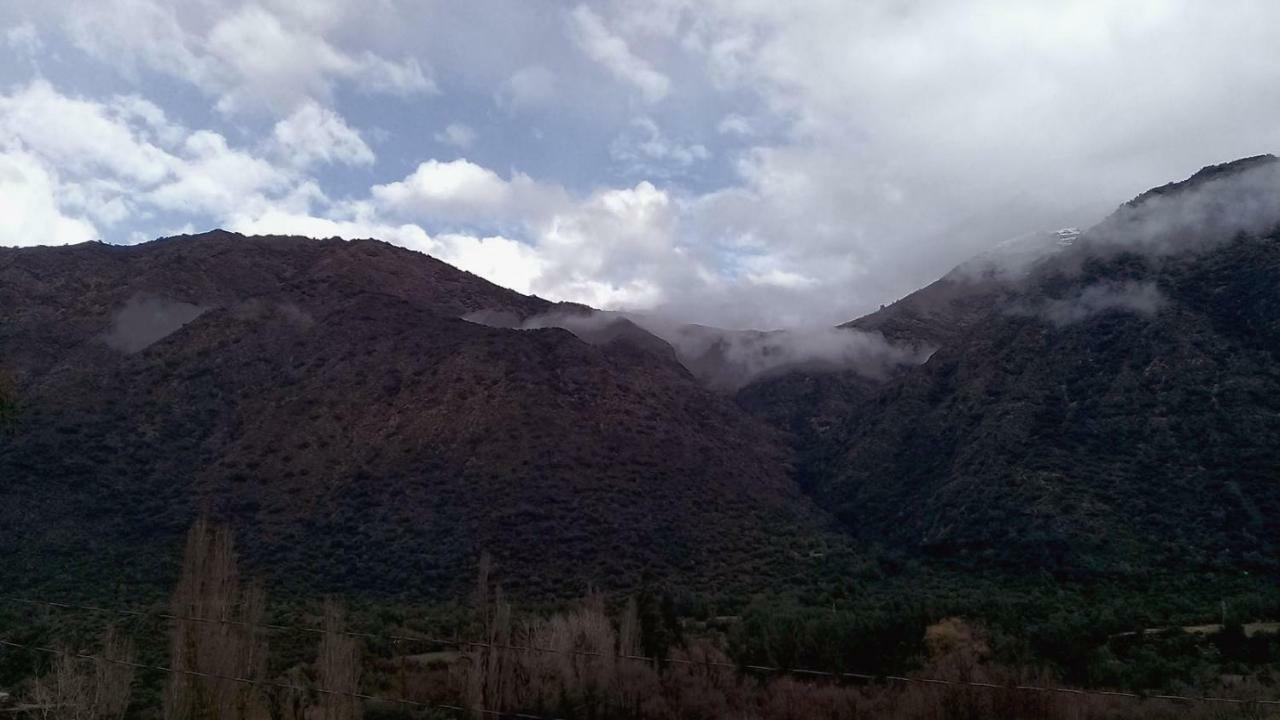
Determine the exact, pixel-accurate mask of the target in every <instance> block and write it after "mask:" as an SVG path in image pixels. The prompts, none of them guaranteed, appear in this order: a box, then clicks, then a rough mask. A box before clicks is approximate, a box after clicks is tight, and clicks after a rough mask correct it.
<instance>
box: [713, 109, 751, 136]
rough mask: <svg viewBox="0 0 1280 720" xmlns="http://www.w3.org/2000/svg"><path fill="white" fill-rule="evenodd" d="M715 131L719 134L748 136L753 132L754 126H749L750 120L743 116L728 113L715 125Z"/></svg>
mask: <svg viewBox="0 0 1280 720" xmlns="http://www.w3.org/2000/svg"><path fill="white" fill-rule="evenodd" d="M716 132H718V133H720V134H721V135H736V136H738V137H750V136H752V135H754V134H755V128H754V127H752V126H751V121H750V120H748V119H746V118H745V117H743V116H741V115H739V114H737V113H730V114H728V115H725V116H724V118H723V119H721V120H720V123H719V124H718V125H716Z"/></svg>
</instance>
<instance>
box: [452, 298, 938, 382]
mask: <svg viewBox="0 0 1280 720" xmlns="http://www.w3.org/2000/svg"><path fill="white" fill-rule="evenodd" d="M465 319H467V320H470V321H472V322H477V323H481V324H485V325H490V326H495V327H506V328H515V329H521V330H534V329H540V328H548V327H557V328H562V329H564V330H568V331H569V332H572V333H573V334H574V335H577V336H578V337H579V338H581V339H582V340H584V341H586V342H590V343H593V344H603V343H606V342H612V341H614V340H616V339H617V338H619V337H627V338H629V339H631V340H632V341H633V342H634V341H637V340H639V341H643V339H644V338H642V337H638V335H639V333H637V332H636V330H637V329H638V330H642V331H644V333H647V334H649V336H650V337H653V338H657V339H659V340H661V341H663V342H665V343H666V344H667V345H668V346H670V349H671V350H672V351H674V353H675V357H676V359H678V360H679V361H680V363H681V364H682V365H684V366H685V368H686V369H688V370H689V372H691V373H692V374H693V375H694V376H695V377H697V378H698V379H699V380H700V381H702V382H703V383H704V384H706V385H707V386H708V387H712V388H715V389H717V390H724V391H734V390H737V389H739V388H742V387H744V386H746V385H748V384H750V383H752V382H754V381H756V380H759V379H761V378H764V377H768V376H770V375H774V374H778V373H782V372H785V371H790V370H818V371H840V370H852V371H854V372H857V373H858V374H860V375H863V376H864V377H867V378H870V379H873V380H880V379H885V378H887V377H888V376H889V375H890V374H891V373H892V372H893V371H894V370H895V369H896V368H900V367H904V366H911V365H918V364H920V363H923V362H924V361H925V360H927V359H928V358H929V355H930V354H931V353H932V351H933V348H929V347H918V346H907V345H894V344H892V343H890V342H889V341H888V340H886V339H885V338H884V336H883V335H881V334H880V333H877V332H866V331H862V330H856V329H853V328H837V327H801V328H789V329H784V330H770V331H759V330H726V329H723V328H716V327H708V326H705V325H691V324H688V323H684V322H680V321H678V320H674V319H671V318H669V317H664V316H660V315H650V314H642V313H624V312H610V311H593V310H590V309H587V308H583V307H573V308H570V309H558V310H554V311H551V312H548V313H543V314H541V315H536V316H533V317H530V318H527V319H524V320H521V319H519V318H517V317H515V316H514V315H510V314H504V313H494V312H483V311H482V312H478V313H472V314H470V315H468V316H466V318H465Z"/></svg>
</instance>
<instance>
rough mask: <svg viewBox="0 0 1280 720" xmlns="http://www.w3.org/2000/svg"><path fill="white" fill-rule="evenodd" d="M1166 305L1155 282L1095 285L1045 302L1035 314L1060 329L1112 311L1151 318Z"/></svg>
mask: <svg viewBox="0 0 1280 720" xmlns="http://www.w3.org/2000/svg"><path fill="white" fill-rule="evenodd" d="M1167 302H1168V301H1167V300H1166V299H1165V297H1164V294H1163V293H1161V292H1160V289H1159V288H1158V287H1156V285H1155V284H1154V283H1149V282H1145V283H1139V282H1133V281H1129V282H1124V283H1097V284H1094V285H1089V286H1088V287H1085V288H1083V289H1081V290H1080V292H1078V293H1077V294H1076V295H1074V296H1073V297H1070V298H1067V299H1063V300H1050V301H1048V302H1046V303H1045V304H1044V305H1043V306H1042V307H1040V308H1039V309H1038V311H1037V314H1039V315H1040V316H1041V317H1043V318H1045V319H1046V320H1048V321H1049V322H1051V323H1053V324H1054V325H1057V326H1059V327H1061V326H1063V325H1070V324H1073V323H1078V322H1081V321H1083V320H1085V319H1087V318H1090V317H1093V316H1094V315H1099V314H1101V313H1105V312H1112V311H1120V312H1128V313H1133V314H1135V315H1143V316H1146V317H1151V316H1154V315H1155V314H1156V313H1157V312H1159V311H1160V308H1162V307H1164V305H1165V304H1166V303H1167Z"/></svg>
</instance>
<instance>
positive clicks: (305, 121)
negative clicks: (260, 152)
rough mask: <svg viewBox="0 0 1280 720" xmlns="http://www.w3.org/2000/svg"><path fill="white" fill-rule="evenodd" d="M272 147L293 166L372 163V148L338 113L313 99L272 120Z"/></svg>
mask: <svg viewBox="0 0 1280 720" xmlns="http://www.w3.org/2000/svg"><path fill="white" fill-rule="evenodd" d="M272 138H273V141H274V144H275V149H276V151H277V152H279V153H280V154H281V155H283V156H284V157H285V158H286V159H287V160H288V162H289V163H290V164H292V165H293V166H295V167H300V168H305V167H310V166H312V165H315V164H318V163H335V162H336V163H343V164H346V165H371V164H372V163H373V162H374V159H375V158H374V154H373V151H372V150H370V149H369V146H368V145H366V144H365V142H364V139H363V138H361V137H360V133H358V132H356V131H355V130H354V129H352V128H351V127H350V126H349V125H347V123H346V121H345V120H343V119H342V116H341V115H338V114H337V113H336V112H334V111H332V110H330V109H328V108H324V107H321V106H320V105H319V104H317V103H315V102H306V103H304V104H303V105H301V106H299V107H298V109H297V110H294V111H293V114H292V115H290V116H289V117H287V118H285V119H284V120H281V121H279V122H277V123H276V124H275V128H274V129H273V131H272Z"/></svg>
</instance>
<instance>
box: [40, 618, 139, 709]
mask: <svg viewBox="0 0 1280 720" xmlns="http://www.w3.org/2000/svg"><path fill="white" fill-rule="evenodd" d="M133 658H134V652H133V643H132V642H131V641H129V639H128V638H125V637H123V636H122V635H120V634H119V633H118V632H117V631H116V629H115V628H114V627H108V628H107V630H106V632H105V633H103V636H102V649H101V650H100V651H99V653H98V655H97V659H95V660H89V659H88V658H82V657H79V656H77V655H76V654H74V653H72V652H71V651H69V650H66V649H63V650H61V651H60V652H59V654H58V655H57V656H56V657H55V659H54V662H53V666H52V667H51V668H50V670H49V672H48V673H47V674H46V675H45V676H44V677H41V678H39V679H37V680H35V681H34V682H33V683H32V684H31V691H30V697H29V701H30V703H31V705H32V706H33V710H32V713H33V714H34V715H36V716H37V717H40V718H42V719H43V720H118V719H119V718H121V717H123V716H124V714H125V711H126V710H128V709H129V699H130V696H131V694H132V689H133V667H132V666H131V665H130V664H129V663H132V662H133Z"/></svg>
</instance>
